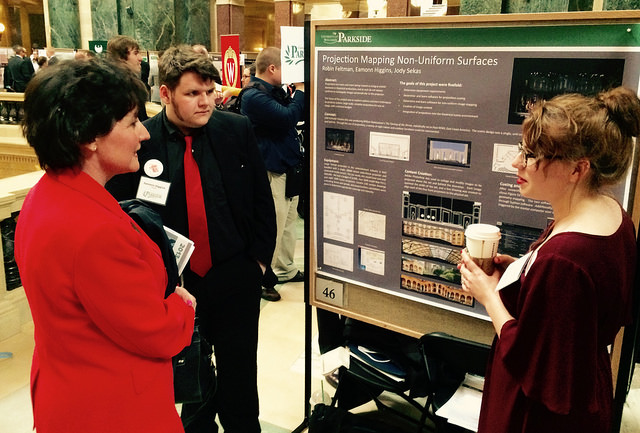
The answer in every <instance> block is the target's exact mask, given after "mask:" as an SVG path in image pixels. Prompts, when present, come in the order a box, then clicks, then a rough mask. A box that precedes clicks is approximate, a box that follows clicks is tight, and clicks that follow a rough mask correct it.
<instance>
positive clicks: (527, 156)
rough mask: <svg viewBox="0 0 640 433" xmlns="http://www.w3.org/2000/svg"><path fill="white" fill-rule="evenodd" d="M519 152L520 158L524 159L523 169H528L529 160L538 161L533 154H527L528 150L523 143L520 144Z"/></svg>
mask: <svg viewBox="0 0 640 433" xmlns="http://www.w3.org/2000/svg"><path fill="white" fill-rule="evenodd" d="M518 152H520V156H521V157H522V167H523V168H527V163H528V162H529V159H534V160H535V159H538V158H536V155H535V154H534V153H532V152H527V150H526V149H525V148H524V145H523V144H522V141H520V142H518Z"/></svg>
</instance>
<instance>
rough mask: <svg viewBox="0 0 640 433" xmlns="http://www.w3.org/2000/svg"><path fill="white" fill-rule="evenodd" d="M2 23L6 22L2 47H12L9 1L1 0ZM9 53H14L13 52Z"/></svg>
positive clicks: (0, 14)
mask: <svg viewBox="0 0 640 433" xmlns="http://www.w3.org/2000/svg"><path fill="white" fill-rule="evenodd" d="M0 23H2V24H4V33H3V34H2V41H0V47H10V46H12V45H13V41H12V37H11V23H10V21H9V1H8V0H0ZM9 55H12V54H11V53H10V54H9Z"/></svg>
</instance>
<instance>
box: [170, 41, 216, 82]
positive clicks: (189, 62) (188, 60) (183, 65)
mask: <svg viewBox="0 0 640 433" xmlns="http://www.w3.org/2000/svg"><path fill="white" fill-rule="evenodd" d="M185 72H193V73H195V74H197V75H199V76H200V78H201V79H202V80H203V81H206V80H212V81H214V82H216V83H218V84H222V81H221V80H220V72H218V69H217V68H216V67H215V66H214V65H213V63H211V60H209V59H208V58H207V57H206V56H203V55H202V54H200V53H198V52H196V51H194V49H193V47H191V46H190V45H184V44H183V45H178V46H174V47H170V48H167V50H165V52H164V53H162V57H160V60H159V61H158V81H159V82H160V85H163V84H164V85H165V86H167V87H168V88H169V89H170V90H174V89H175V88H176V87H178V83H179V82H180V77H182V75H183V74H184V73H185Z"/></svg>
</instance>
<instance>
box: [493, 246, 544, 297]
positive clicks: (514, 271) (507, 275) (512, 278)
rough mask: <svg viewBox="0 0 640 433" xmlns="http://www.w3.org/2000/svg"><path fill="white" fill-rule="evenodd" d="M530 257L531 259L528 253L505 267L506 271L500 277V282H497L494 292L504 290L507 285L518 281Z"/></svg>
mask: <svg viewBox="0 0 640 433" xmlns="http://www.w3.org/2000/svg"><path fill="white" fill-rule="evenodd" d="M530 257H531V253H530V252H529V253H527V254H525V255H524V256H522V257H520V258H519V259H518V260H516V261H514V262H513V263H511V264H510V265H509V266H508V267H507V269H505V271H504V274H502V277H500V281H498V285H497V286H496V292H497V291H498V290H502V289H504V288H505V287H507V286H508V285H509V284H511V283H515V282H516V281H518V280H519V279H520V275H522V272H524V271H525V266H527V264H529V258H530ZM534 260H535V258H534ZM532 263H533V260H532ZM529 266H531V264H529ZM527 270H528V268H527Z"/></svg>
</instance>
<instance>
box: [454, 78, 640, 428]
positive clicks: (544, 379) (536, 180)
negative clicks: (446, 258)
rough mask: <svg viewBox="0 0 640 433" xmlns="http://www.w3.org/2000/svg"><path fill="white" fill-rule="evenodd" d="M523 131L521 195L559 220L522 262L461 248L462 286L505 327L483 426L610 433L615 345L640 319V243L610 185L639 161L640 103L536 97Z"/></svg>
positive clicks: (518, 161)
mask: <svg viewBox="0 0 640 433" xmlns="http://www.w3.org/2000/svg"><path fill="white" fill-rule="evenodd" d="M522 131H523V134H522V142H521V143H520V144H519V146H520V147H519V150H520V152H519V153H518V155H517V156H516V158H515V159H514V160H513V162H512V164H511V165H512V166H513V167H514V168H516V169H517V170H518V177H517V183H518V186H519V188H520V193H521V194H522V196H524V197H526V198H529V199H533V200H543V201H546V202H548V203H549V204H550V205H551V208H552V209H553V222H552V223H551V224H550V225H549V227H548V228H547V229H546V230H545V231H544V233H543V234H542V236H541V237H540V238H539V239H538V240H537V241H536V242H534V243H533V244H532V246H531V248H530V252H529V254H527V255H525V256H524V257H523V258H521V259H519V260H518V261H516V262H514V261H513V258H510V257H508V256H501V255H498V256H497V258H496V259H495V260H494V261H495V263H496V266H497V267H498V270H497V271H495V272H494V273H493V274H492V275H486V274H485V273H484V272H483V271H482V269H480V268H479V267H478V266H477V265H476V264H475V263H474V262H473V261H472V260H471V258H470V257H469V255H468V254H467V252H464V251H463V253H462V262H461V265H460V266H459V267H460V271H461V275H462V288H463V290H465V291H467V292H469V293H471V294H472V295H473V296H474V297H475V298H476V299H477V300H478V301H479V302H480V303H481V304H483V305H484V306H485V308H486V310H487V312H488V314H489V316H490V318H491V320H492V322H493V325H494V327H495V329H496V333H497V336H496V338H495V340H494V343H493V347H492V352H491V356H490V362H489V367H488V369H487V374H486V382H485V385H484V393H483V400H482V409H481V413H480V424H479V429H478V432H479V433H516V432H532V433H533V432H536V433H538V432H581V433H590V432H593V433H596V432H608V431H609V430H610V424H611V414H612V401H613V385H612V376H611V362H610V355H609V353H608V350H607V346H608V345H610V344H612V343H613V341H614V339H615V336H616V334H617V333H618V331H619V330H620V327H621V326H624V325H625V324H627V323H630V321H631V294H632V286H633V280H634V274H635V264H636V240H635V234H634V226H633V223H632V221H631V219H630V218H629V216H628V215H627V214H626V213H625V212H624V210H623V209H622V207H621V206H620V204H619V203H618V202H617V201H616V200H615V199H614V198H613V197H612V196H611V195H610V194H609V193H608V192H607V187H609V186H612V185H615V184H616V183H617V182H618V181H620V180H621V179H622V178H623V176H624V175H625V174H626V172H627V169H628V168H629V166H630V163H631V161H632V154H633V146H634V138H633V137H637V136H638V134H639V133H640V100H638V97H637V96H636V93H635V92H634V91H632V90H630V89H626V88H622V87H619V88H615V89H612V90H609V91H607V92H603V93H601V94H599V95H598V96H596V97H586V96H582V95H578V94H566V95H561V96H557V97H554V98H553V99H551V100H549V101H540V102H538V103H536V104H535V105H534V106H533V107H532V108H531V110H530V113H529V116H528V117H526V118H525V120H524V123H523V125H522ZM507 264H510V269H509V272H508V273H507V272H503V270H504V266H505V265H507ZM501 276H502V280H500V277H501ZM499 280H500V287H502V289H501V290H499V291H496V288H497V287H498V282H499Z"/></svg>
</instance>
